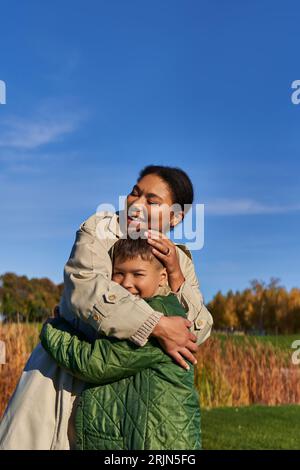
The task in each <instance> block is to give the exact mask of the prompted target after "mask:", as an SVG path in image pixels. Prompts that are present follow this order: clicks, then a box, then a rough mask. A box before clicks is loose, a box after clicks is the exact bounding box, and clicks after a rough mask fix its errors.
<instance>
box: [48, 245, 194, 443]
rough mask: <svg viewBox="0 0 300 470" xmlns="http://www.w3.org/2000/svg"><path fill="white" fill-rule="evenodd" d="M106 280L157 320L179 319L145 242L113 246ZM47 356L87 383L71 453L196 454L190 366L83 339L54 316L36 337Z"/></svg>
mask: <svg viewBox="0 0 300 470" xmlns="http://www.w3.org/2000/svg"><path fill="white" fill-rule="evenodd" d="M112 280H113V281H115V282H117V283H118V284H120V285H121V286H123V287H124V288H125V289H127V290H128V291H129V292H130V293H131V294H133V295H136V296H138V297H141V298H143V299H144V300H145V301H146V302H147V303H148V304H149V305H150V306H151V307H152V308H153V309H155V310H156V311H159V312H162V313H163V314H164V315H167V316H168V315H169V316H170V315H172V316H174V315H179V316H183V317H186V312H185V310H184V308H183V307H182V305H181V304H180V303H179V301H178V299H177V297H176V295H174V294H173V293H172V292H171V291H170V288H169V287H168V286H167V273H166V270H165V268H164V266H163V265H162V264H161V263H160V261H159V260H158V258H156V256H154V255H153V253H152V251H151V246H150V245H149V244H148V243H147V240H145V239H141V238H140V239H138V240H133V239H131V238H127V239H120V240H118V241H117V242H116V243H115V245H114V251H113V276H112ZM41 342H42V345H43V346H44V348H45V349H46V350H47V352H48V353H49V354H50V355H51V356H52V357H53V359H54V360H55V361H56V362H57V363H58V364H59V365H60V366H62V367H64V368H66V369H67V370H68V371H69V372H71V373H72V374H73V375H75V376H76V377H78V378H80V379H81V380H84V381H85V382H86V383H87V386H86V388H85V390H84V391H83V393H82V395H81V397H80V399H79V403H78V406H77V410H76V416H75V435H76V437H75V439H76V444H75V447H76V449H80V450H91V449H98V450H100V449H101V450H104V449H106V450H116V449H126V450H138V449H148V450H150V449H151V450H163V449H169V450H171V449H178V450H180V449H182V450H184V449H200V448H201V431H200V409H199V397H198V393H197V391H196V389H195V387H194V368H193V366H192V364H191V363H190V369H189V370H184V369H183V368H181V367H178V365H177V364H175V363H174V362H173V360H172V358H171V357H170V356H169V355H168V354H166V353H165V352H164V351H163V350H162V349H161V348H160V346H159V343H158V342H157V340H156V339H155V338H150V340H149V341H148V343H147V344H145V345H144V346H143V347H142V348H141V347H138V346H137V345H135V344H133V343H132V342H130V341H127V340H119V339H117V338H113V337H107V336H103V337H100V338H99V339H96V340H95V341H94V342H93V343H89V342H87V341H84V340H83V337H82V335H81V334H78V331H75V330H73V329H72V328H71V327H70V325H69V324H68V323H67V322H65V321H64V320H63V319H62V318H58V319H55V320H54V321H52V322H49V323H47V324H46V325H45V326H44V328H43V330H42V333H41Z"/></svg>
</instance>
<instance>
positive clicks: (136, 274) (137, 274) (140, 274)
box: [134, 273, 144, 277]
mask: <svg viewBox="0 0 300 470" xmlns="http://www.w3.org/2000/svg"><path fill="white" fill-rule="evenodd" d="M134 276H136V277H137V276H144V274H142V273H134Z"/></svg>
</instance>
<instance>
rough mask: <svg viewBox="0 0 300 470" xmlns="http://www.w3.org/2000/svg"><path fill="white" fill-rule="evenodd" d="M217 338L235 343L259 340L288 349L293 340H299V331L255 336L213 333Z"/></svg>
mask: <svg viewBox="0 0 300 470" xmlns="http://www.w3.org/2000/svg"><path fill="white" fill-rule="evenodd" d="M213 334H215V335H216V336H217V337H218V338H220V339H222V340H223V341H226V340H231V341H234V342H236V343H238V344H239V343H240V344H241V345H243V343H244V342H245V339H246V341H249V342H250V343H251V342H255V341H259V342H262V343H266V344H272V345H273V346H275V347H278V348H280V349H285V350H290V349H291V345H292V343H293V342H294V341H295V340H300V333H299V334H294V335H277V336H276V335H265V336H257V335H233V334H227V335H226V334H224V333H213Z"/></svg>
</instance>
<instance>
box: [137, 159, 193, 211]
mask: <svg viewBox="0 0 300 470" xmlns="http://www.w3.org/2000/svg"><path fill="white" fill-rule="evenodd" d="M147 175H157V176H159V177H160V178H161V179H162V180H164V181H165V182H166V183H167V185H168V186H169V188H170V191H171V193H172V199H173V204H179V205H180V207H181V209H182V210H183V211H184V215H185V214H186V213H187V212H188V210H189V209H190V207H191V205H192V203H193V200H194V188H193V184H192V182H191V180H190V178H189V177H188V175H187V174H186V173H185V172H184V171H183V170H181V169H180V168H175V167H171V166H159V165H148V166H146V167H145V168H143V170H141V171H140V174H139V177H138V182H139V181H140V180H141V179H142V178H144V176H147Z"/></svg>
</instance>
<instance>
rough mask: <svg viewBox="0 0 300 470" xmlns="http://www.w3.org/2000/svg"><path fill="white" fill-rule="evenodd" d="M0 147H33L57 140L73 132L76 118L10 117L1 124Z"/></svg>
mask: <svg viewBox="0 0 300 470" xmlns="http://www.w3.org/2000/svg"><path fill="white" fill-rule="evenodd" d="M1 127H2V130H1V133H0V147H6V148H15V149H24V150H26V149H27V150H29V149H35V148H37V147H40V146H41V145H45V144H49V143H52V142H55V141H57V140H59V139H60V138H61V137H62V136H63V135H65V134H68V133H70V132H73V131H74V130H75V129H76V127H77V120H76V119H75V118H72V117H68V118H58V119H57V120H56V119H55V120H54V119H53V120H51V119H45V118H44V119H33V120H27V119H15V118H13V119H10V120H9V121H7V122H6V123H4V124H2V126H1Z"/></svg>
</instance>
